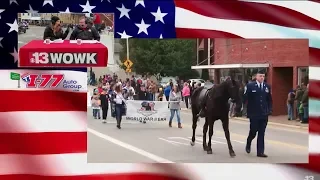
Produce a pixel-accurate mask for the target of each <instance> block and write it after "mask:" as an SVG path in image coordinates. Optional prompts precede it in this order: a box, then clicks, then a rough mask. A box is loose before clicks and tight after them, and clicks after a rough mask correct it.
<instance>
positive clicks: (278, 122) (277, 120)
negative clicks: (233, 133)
mask: <svg viewBox="0 0 320 180" xmlns="http://www.w3.org/2000/svg"><path fill="white" fill-rule="evenodd" d="M181 110H182V111H185V112H191V110H190V109H187V108H182V109H181ZM231 120H238V121H249V119H248V118H246V117H234V118H231ZM268 124H270V125H274V126H282V127H288V128H298V129H308V128H309V124H301V123H300V121H298V120H292V121H288V119H287V116H285V115H282V116H269V122H268Z"/></svg>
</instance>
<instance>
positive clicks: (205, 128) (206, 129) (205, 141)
mask: <svg viewBox="0 0 320 180" xmlns="http://www.w3.org/2000/svg"><path fill="white" fill-rule="evenodd" d="M202 132H203V142H202V147H203V150H204V151H207V149H208V146H207V132H208V118H207V117H206V118H205V123H204V125H203V131H202Z"/></svg>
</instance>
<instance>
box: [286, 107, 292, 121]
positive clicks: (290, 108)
mask: <svg viewBox="0 0 320 180" xmlns="http://www.w3.org/2000/svg"><path fill="white" fill-rule="evenodd" d="M287 108H288V119H289V120H293V104H287Z"/></svg>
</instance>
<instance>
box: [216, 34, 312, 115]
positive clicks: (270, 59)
mask: <svg viewBox="0 0 320 180" xmlns="http://www.w3.org/2000/svg"><path fill="white" fill-rule="evenodd" d="M214 53H215V55H214V64H258V63H269V64H270V68H269V70H268V83H269V84H271V86H272V89H273V95H272V96H273V100H274V103H273V104H274V115H280V114H286V104H285V100H286V96H287V93H288V92H289V90H290V89H292V88H295V87H296V85H297V67H299V66H309V48H308V40H304V39H290V40H289V39H287V40H280V39H270V40H246V39H215V44H214ZM276 67H293V68H292V70H289V71H288V69H286V70H284V71H286V72H284V73H279V72H277V69H276V70H274V69H273V68H276ZM292 71H293V72H292ZM279 76H281V77H279ZM282 76H290V77H292V82H286V81H288V80H290V78H289V79H288V78H287V77H283V78H282ZM290 86H291V87H290Z"/></svg>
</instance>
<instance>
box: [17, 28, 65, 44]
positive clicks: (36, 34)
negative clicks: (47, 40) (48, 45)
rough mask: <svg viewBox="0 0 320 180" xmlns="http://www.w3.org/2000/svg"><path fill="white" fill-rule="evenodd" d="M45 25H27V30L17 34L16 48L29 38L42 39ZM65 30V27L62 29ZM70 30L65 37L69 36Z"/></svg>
mask: <svg viewBox="0 0 320 180" xmlns="http://www.w3.org/2000/svg"><path fill="white" fill-rule="evenodd" d="M44 29H45V27H41V26H29V29H27V32H26V33H25V34H24V33H22V34H19V35H18V48H19V49H20V47H22V46H24V45H25V44H27V43H28V42H30V41H31V40H35V39H43V32H44ZM63 30H65V28H64V29H63ZM70 34H71V31H70V32H69V35H68V36H67V38H69V37H70Z"/></svg>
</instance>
